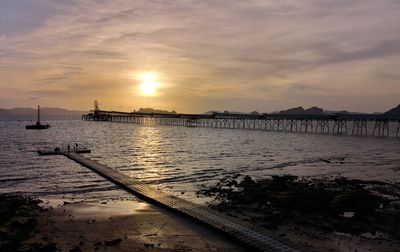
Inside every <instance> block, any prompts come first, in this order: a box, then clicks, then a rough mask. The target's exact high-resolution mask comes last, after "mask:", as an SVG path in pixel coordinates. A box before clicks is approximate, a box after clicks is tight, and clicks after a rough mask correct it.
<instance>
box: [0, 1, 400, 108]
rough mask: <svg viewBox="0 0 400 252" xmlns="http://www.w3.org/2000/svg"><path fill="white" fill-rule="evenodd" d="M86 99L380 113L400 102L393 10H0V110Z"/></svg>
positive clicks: (331, 4) (347, 6)
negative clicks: (298, 107) (301, 107)
mask: <svg viewBox="0 0 400 252" xmlns="http://www.w3.org/2000/svg"><path fill="white" fill-rule="evenodd" d="M149 75H151V76H152V77H151V78H150V79H151V80H146V77H143V76H149ZM147 79H148V78H147ZM146 81H147V82H148V81H151V82H152V84H154V85H153V86H151V89H152V90H150V91H149V92H143V88H142V89H141V86H143V83H144V82H145V83H144V85H147V84H148V83H147V84H146ZM147 87H148V88H149V86H148V85H147ZM94 100H98V101H99V104H100V108H102V109H113V110H121V111H132V110H134V109H138V108H140V107H153V108H158V109H167V110H175V111H178V112H182V113H203V112H206V111H210V110H220V111H223V110H229V111H241V112H250V111H254V110H256V111H259V112H272V111H279V110H282V109H287V108H291V107H297V106H303V107H305V108H307V107H311V106H314V105H316V106H319V107H322V108H324V109H329V110H349V111H359V112H381V111H386V110H388V109H390V108H392V107H395V106H397V105H398V104H399V103H400V1H399V0H379V1H376V0H352V1H348V0H332V1H330V0H281V1H272V0H271V1H270V0H247V1H242V0H113V1H106V0H85V1H77V0H62V1H61V0H60V1H54V0H0V107H2V108H12V107H35V106H36V105H37V104H40V105H41V106H43V107H63V108H69V109H77V110H89V109H91V108H92V107H93V101H94Z"/></svg>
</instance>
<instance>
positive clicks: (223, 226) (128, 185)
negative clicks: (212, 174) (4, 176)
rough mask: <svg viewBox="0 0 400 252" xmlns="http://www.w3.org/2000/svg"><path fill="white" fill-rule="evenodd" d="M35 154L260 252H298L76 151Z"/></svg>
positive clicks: (260, 230)
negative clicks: (71, 165)
mask: <svg viewBox="0 0 400 252" xmlns="http://www.w3.org/2000/svg"><path fill="white" fill-rule="evenodd" d="M38 153H39V154H41V155H64V156H66V157H68V158H70V159H72V160H74V161H75V162H77V163H79V164H81V165H83V166H85V167H87V168H89V169H91V170H92V171H94V172H96V173H98V174H100V175H101V176H103V177H105V178H107V179H108V180H110V181H112V182H114V183H115V184H118V185H120V186H121V187H123V188H124V189H125V190H127V191H129V192H131V193H133V194H135V195H138V196H139V197H141V198H143V199H145V200H147V201H149V202H152V203H155V204H157V205H160V206H163V207H165V208H168V209H170V210H174V211H175V212H177V213H180V214H183V215H186V216H188V217H191V218H192V219H195V220H197V221H199V222H201V223H203V224H206V225H208V226H209V227H212V228H214V229H216V230H219V231H222V232H224V233H226V234H228V235H230V236H231V237H233V238H235V239H238V240H239V241H241V242H243V243H245V244H247V245H249V246H251V247H253V248H255V249H257V250H259V251H298V250H297V249H295V248H294V247H293V246H290V245H287V242H286V241H285V242H284V241H281V238H278V237H275V236H274V235H273V234H272V233H270V232H269V231H267V230H265V229H263V228H261V227H257V226H254V225H252V224H250V223H247V222H243V221H240V220H237V219H235V218H232V217H229V216H227V215H224V214H222V213H219V212H217V211H215V210H212V209H209V208H207V207H204V206H201V205H198V204H195V203H192V202H189V201H187V200H184V199H181V198H178V197H176V196H174V195H171V194H168V193H165V192H162V191H160V190H158V189H155V188H152V187H151V186H149V185H147V184H145V183H142V182H140V181H138V180H137V179H134V178H131V177H129V176H127V175H125V174H122V173H120V172H118V171H116V170H114V169H112V168H110V167H107V166H105V165H102V164H100V163H98V162H96V161H94V160H91V159H89V158H87V157H84V156H82V155H80V154H79V153H77V152H76V151H71V152H67V151H55V152H54V151H53V152H52V151H38Z"/></svg>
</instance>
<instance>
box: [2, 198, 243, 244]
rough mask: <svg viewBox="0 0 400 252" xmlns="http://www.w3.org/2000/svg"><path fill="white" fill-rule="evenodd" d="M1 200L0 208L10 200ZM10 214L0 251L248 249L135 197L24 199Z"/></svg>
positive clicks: (4, 228) (3, 225)
mask: <svg viewBox="0 0 400 252" xmlns="http://www.w3.org/2000/svg"><path fill="white" fill-rule="evenodd" d="M14 199H15V198H14ZM2 201H3V203H2V204H3V206H4V205H6V204H8V203H4V201H7V202H10V199H6V200H4V198H3V200H2ZM15 210H16V211H15V214H14V216H12V217H11V218H9V219H8V220H5V221H4V223H2V224H1V227H0V234H1V236H0V237H1V240H0V241H1V242H0V249H1V251H148V250H151V251H247V249H246V247H244V246H243V245H242V244H239V243H237V242H236V241H234V240H231V239H229V237H226V236H224V235H222V234H220V233H217V232H215V231H213V230H209V229H208V228H206V227H204V226H202V225H200V224H196V223H194V222H192V221H190V220H189V219H187V218H185V217H180V216H178V215H176V214H174V213H169V212H166V211H165V210H163V209H160V208H159V207H156V206H152V205H149V204H148V203H145V202H142V201H140V200H137V199H134V198H133V199H132V200H110V201H97V200H84V201H73V200H67V199H54V198H52V199H50V198H49V199H46V200H44V201H43V202H42V203H40V207H37V202H36V201H32V200H24V202H23V203H22V204H20V205H19V206H18V207H17V209H15ZM16 223H19V224H16Z"/></svg>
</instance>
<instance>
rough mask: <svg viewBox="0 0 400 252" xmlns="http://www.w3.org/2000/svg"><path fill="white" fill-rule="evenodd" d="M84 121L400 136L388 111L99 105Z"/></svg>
mask: <svg viewBox="0 0 400 252" xmlns="http://www.w3.org/2000/svg"><path fill="white" fill-rule="evenodd" d="M82 120H86V121H107V122H122V123H138V124H147V125H154V124H161V125H173V126H187V127H210V128H227V129H252V130H265V131H281V132H299V133H300V132H302V133H319V134H333V135H359V136H368V135H369V136H396V137H399V136H400V116H399V115H385V114H345V113H344V114H340V113H337V114H332V115H297V114H266V113H265V114H232V113H213V114H210V115H208V114H164V113H138V112H120V111H105V110H100V109H98V107H96V108H95V110H91V111H90V113H88V114H86V115H82Z"/></svg>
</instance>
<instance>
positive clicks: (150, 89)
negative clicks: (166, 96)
mask: <svg viewBox="0 0 400 252" xmlns="http://www.w3.org/2000/svg"><path fill="white" fill-rule="evenodd" d="M140 81H141V83H140V85H139V89H140V92H141V93H142V95H145V96H153V95H154V94H155V91H156V88H157V87H158V83H157V75H156V74H155V73H153V72H146V73H143V74H142V75H140Z"/></svg>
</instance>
